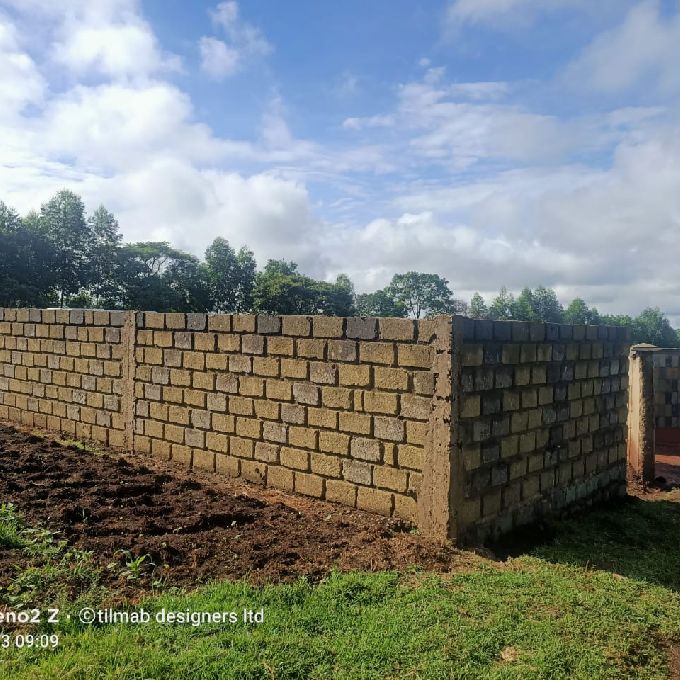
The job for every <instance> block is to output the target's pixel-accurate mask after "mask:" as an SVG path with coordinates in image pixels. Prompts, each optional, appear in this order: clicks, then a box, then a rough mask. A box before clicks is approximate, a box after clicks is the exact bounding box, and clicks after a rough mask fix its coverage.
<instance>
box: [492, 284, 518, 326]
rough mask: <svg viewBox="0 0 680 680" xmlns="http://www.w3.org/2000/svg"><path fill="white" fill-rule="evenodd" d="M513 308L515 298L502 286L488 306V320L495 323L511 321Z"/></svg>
mask: <svg viewBox="0 0 680 680" xmlns="http://www.w3.org/2000/svg"><path fill="white" fill-rule="evenodd" d="M514 307H515V297H514V296H513V294H512V293H509V292H508V289H507V288H506V287H505V286H503V287H502V288H501V289H500V291H499V293H498V295H497V296H496V297H495V298H494V299H493V301H492V302H491V305H490V306H489V318H491V319H495V320H496V321H506V320H508V319H512V318H514V317H513V313H514V311H515V310H514Z"/></svg>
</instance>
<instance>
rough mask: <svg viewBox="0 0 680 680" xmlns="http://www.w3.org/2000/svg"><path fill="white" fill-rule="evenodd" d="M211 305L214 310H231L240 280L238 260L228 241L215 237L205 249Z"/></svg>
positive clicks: (234, 307)
mask: <svg viewBox="0 0 680 680" xmlns="http://www.w3.org/2000/svg"><path fill="white" fill-rule="evenodd" d="M205 264H206V268H207V275H208V286H209V288H210V297H211V299H212V306H213V309H214V310H215V311H216V312H233V311H234V310H235V309H236V297H237V294H238V286H239V281H240V268H239V262H238V259H237V257H236V252H235V251H234V249H233V248H232V247H231V246H230V245H229V241H227V240H226V239H224V238H221V237H217V238H216V239H215V240H214V241H213V242H212V244H211V245H210V246H209V248H208V249H207V250H206V251H205Z"/></svg>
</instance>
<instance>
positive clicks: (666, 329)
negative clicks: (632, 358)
mask: <svg viewBox="0 0 680 680" xmlns="http://www.w3.org/2000/svg"><path fill="white" fill-rule="evenodd" d="M632 335H633V337H632V340H633V342H636V343H638V342H649V343H651V344H652V345H656V346H657V347H678V334H677V332H676V331H675V330H673V328H672V327H671V325H670V323H669V321H668V319H667V318H666V315H665V314H664V313H663V312H662V311H661V310H660V309H659V308H658V307H653V308H652V307H648V308H647V309H645V310H643V311H642V313H641V314H640V315H639V316H638V317H637V318H636V319H635V320H634V321H633V333H632Z"/></svg>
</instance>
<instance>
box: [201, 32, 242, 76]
mask: <svg viewBox="0 0 680 680" xmlns="http://www.w3.org/2000/svg"><path fill="white" fill-rule="evenodd" d="M198 46H199V49H200V51H201V70H202V71H203V72H204V73H206V74H207V75H208V76H210V77H211V78H214V79H215V80H222V79H224V78H226V77H227V76H230V75H232V74H233V73H236V71H237V70H238V68H239V66H240V60H241V57H240V55H239V53H238V51H237V50H235V49H234V48H233V47H229V46H228V45H227V44H226V43H224V42H222V41H221V40H218V39H217V38H210V37H207V36H203V37H202V38H201V39H200V41H199V44H198Z"/></svg>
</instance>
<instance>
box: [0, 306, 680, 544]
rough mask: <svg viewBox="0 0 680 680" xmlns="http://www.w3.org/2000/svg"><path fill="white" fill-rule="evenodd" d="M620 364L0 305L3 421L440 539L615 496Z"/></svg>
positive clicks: (610, 357)
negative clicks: (382, 518)
mask: <svg viewBox="0 0 680 680" xmlns="http://www.w3.org/2000/svg"><path fill="white" fill-rule="evenodd" d="M677 365H678V364H677V362H676V364H675V366H673V365H671V366H664V367H663V368H661V367H659V370H663V371H666V370H668V369H671V368H672V369H674V370H676V368H675V367H677ZM627 371H628V338H627V335H626V333H625V331H624V330H623V329H617V328H608V327H592V326H590V327H586V326H564V325H556V324H542V323H537V324H534V323H524V322H491V321H473V320H470V319H466V318H464V317H451V316H444V317H438V318H437V319H433V320H421V321H412V320H407V319H376V318H336V317H320V316H283V317H280V316H263V315H222V314H218V315H206V314H158V313H154V312H107V311H99V310H37V309H18V310H17V309H5V310H0V419H6V420H11V421H15V422H22V423H24V424H26V425H29V426H32V427H37V428H46V429H52V430H57V431H61V432H65V433H68V434H70V435H73V436H75V437H78V438H82V439H94V440H97V441H100V442H103V443H105V444H108V445H111V446H115V447H121V448H124V449H133V448H134V449H135V450H137V451H139V452H141V453H146V454H148V455H153V456H156V457H159V458H161V459H165V460H170V461H175V462H177V463H180V464H183V465H186V466H193V467H196V468H201V469H204V470H210V471H214V472H217V473H223V474H227V475H232V476H239V477H243V478H245V479H247V480H250V481H253V482H257V483H261V484H266V485H269V486H272V487H276V488H279V489H284V490H289V491H295V492H298V493H302V494H306V495H308V496H312V497H315V498H322V499H326V500H329V501H334V502H338V503H342V504H345V505H349V506H351V507H358V508H361V509H364V510H368V511H371V512H376V513H380V514H383V515H387V516H395V517H400V518H404V519H407V520H409V521H415V522H417V523H418V525H419V527H420V528H421V530H422V531H423V532H424V533H428V534H430V535H432V536H435V537H437V538H440V539H444V538H447V537H449V538H455V539H461V540H467V539H471V540H479V539H485V538H488V537H489V536H495V535H498V534H499V533H502V532H505V531H508V530H510V529H512V528H513V527H515V526H519V525H521V524H524V523H527V522H531V521H533V520H535V519H539V518H540V517H542V516H544V515H550V514H559V513H561V512H562V511H563V510H565V509H567V508H569V507H571V506H574V505H578V504H582V503H585V502H590V501H592V500H594V499H599V498H605V497H608V496H612V495H617V494H620V493H621V492H622V491H623V490H624V489H625V475H626V460H625V459H626V414H627V388H628V375H627ZM664 375H666V374H665V373H664Z"/></svg>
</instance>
